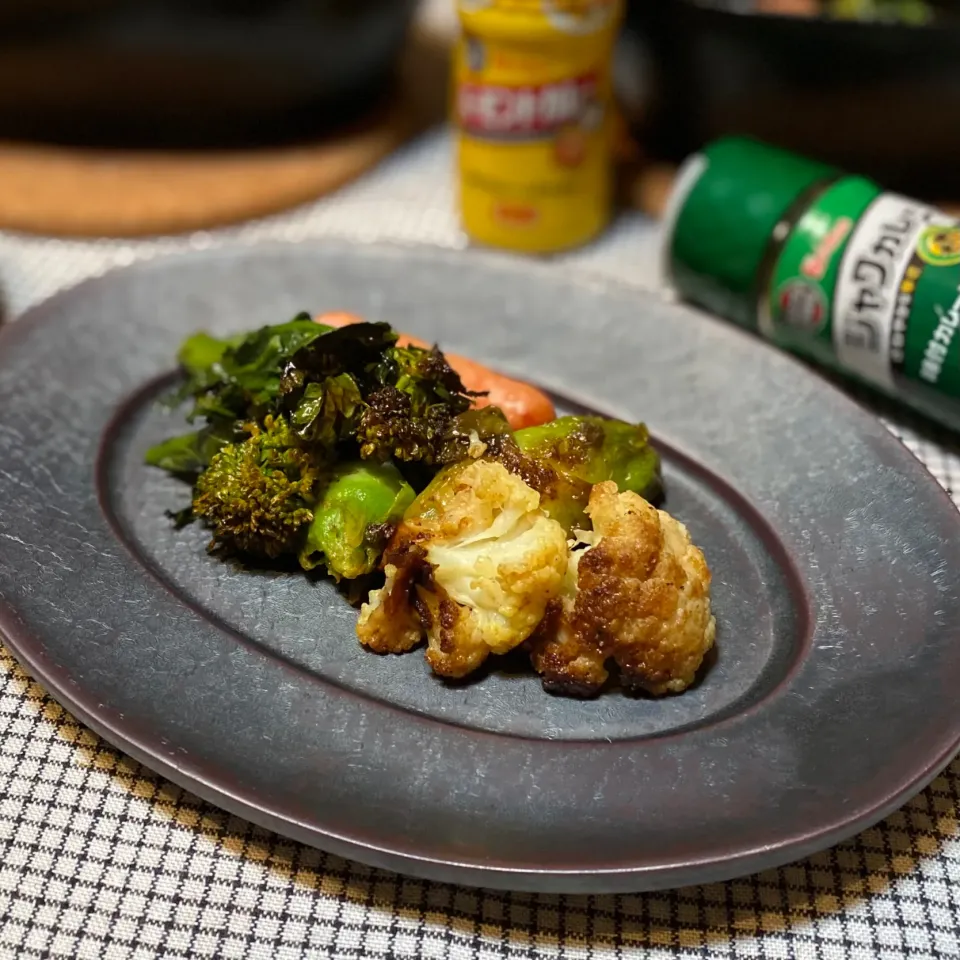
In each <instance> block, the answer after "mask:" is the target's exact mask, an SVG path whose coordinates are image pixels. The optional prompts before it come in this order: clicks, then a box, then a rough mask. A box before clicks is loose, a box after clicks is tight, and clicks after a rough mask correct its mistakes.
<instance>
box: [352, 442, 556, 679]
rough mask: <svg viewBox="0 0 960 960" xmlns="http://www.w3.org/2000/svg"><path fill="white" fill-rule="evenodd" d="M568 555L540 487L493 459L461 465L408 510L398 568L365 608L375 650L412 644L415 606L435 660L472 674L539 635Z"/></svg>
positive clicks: (441, 667)
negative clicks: (496, 656) (542, 501)
mask: <svg viewBox="0 0 960 960" xmlns="http://www.w3.org/2000/svg"><path fill="white" fill-rule="evenodd" d="M568 557H569V553H568V547H567V537H566V534H565V532H564V530H563V528H562V527H561V526H560V525H559V524H558V523H556V522H555V521H553V520H550V519H549V518H548V517H547V516H546V515H545V514H544V513H543V512H542V511H541V510H540V496H539V494H538V493H537V492H536V491H535V490H533V489H531V488H530V487H529V486H527V484H526V483H524V482H523V481H522V480H521V479H520V478H519V477H516V476H514V475H513V474H511V473H510V472H509V471H508V470H506V469H505V468H504V467H503V466H502V465H501V464H499V463H496V462H494V461H492V460H477V461H472V462H463V463H459V464H457V465H456V466H454V467H451V468H449V469H448V470H445V471H443V472H442V473H441V474H439V475H438V477H437V478H436V480H434V481H433V483H431V484H430V486H429V487H428V488H427V489H426V490H425V491H424V492H423V493H422V494H421V495H420V496H419V497H418V498H417V500H416V501H415V502H414V504H413V505H412V506H411V507H410V509H409V510H408V511H407V513H406V514H405V516H404V520H403V522H402V523H401V524H400V526H399V528H398V529H397V532H396V534H395V535H394V538H393V540H392V542H391V545H390V547H389V548H388V550H387V554H386V559H387V562H388V565H389V567H392V568H393V569H394V572H393V573H392V574H391V572H390V570H389V569H387V573H388V582H387V585H386V586H385V587H384V589H383V591H380V593H379V594H378V595H377V596H376V597H371V602H370V603H369V604H367V605H365V607H364V609H363V610H362V612H361V618H360V623H359V625H358V635H359V637H360V640H361V642H362V643H364V644H365V645H367V646H369V647H370V648H371V649H374V650H391V651H397V652H400V651H401V650H405V649H409V648H410V638H411V632H410V628H409V623H410V619H409V618H411V617H412V616H413V615H412V613H411V612H410V611H411V608H414V609H415V610H416V612H417V615H418V617H419V621H420V624H421V628H422V630H423V632H424V633H426V636H427V639H428V648H427V661H428V662H429V664H430V666H431V667H432V668H433V670H434V671H435V672H436V673H438V674H440V675H442V676H445V677H451V678H459V677H464V676H466V675H467V674H469V673H471V672H472V671H474V670H476V669H477V667H479V666H480V665H481V664H482V663H483V662H484V661H485V660H486V659H487V657H488V656H489V655H490V654H491V653H493V654H503V653H507V652H508V651H510V650H512V649H513V648H514V647H517V646H519V645H520V644H522V643H523V642H524V640H526V639H527V638H528V637H529V636H530V634H531V633H532V632H533V631H534V630H535V629H536V627H537V625H538V624H539V623H540V621H541V620H542V619H543V616H544V613H545V611H546V609H547V606H548V604H549V603H550V601H551V600H553V599H555V598H557V597H559V596H560V593H561V589H562V585H563V580H564V576H565V573H566V569H567V565H568ZM401 609H402V610H404V611H405V612H404V616H405V617H407V618H408V619H407V620H406V621H405V622H403V623H401V622H400V619H401V618H400V614H399V611H400V610H401Z"/></svg>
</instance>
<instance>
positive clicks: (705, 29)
mask: <svg viewBox="0 0 960 960" xmlns="http://www.w3.org/2000/svg"><path fill="white" fill-rule="evenodd" d="M627 30H628V36H629V37H630V38H631V40H633V41H634V43H636V41H637V40H638V39H639V40H641V41H642V43H643V47H644V50H645V57H646V58H647V59H648V60H649V65H648V68H646V70H647V72H646V75H647V76H648V78H649V82H648V84H647V88H646V89H647V93H648V97H647V100H646V102H645V103H644V106H643V109H642V111H639V112H636V113H635V114H634V116H633V125H634V128H635V131H636V132H637V134H638V136H639V137H640V138H641V139H642V140H643V142H644V145H645V147H646V149H647V152H648V153H650V154H653V155H654V156H656V157H657V159H662V160H670V161H679V160H681V159H683V157H684V156H686V155H687V154H689V153H690V152H693V151H695V150H696V149H697V148H698V147H700V146H701V145H702V144H703V143H705V142H707V141H709V140H712V139H714V138H716V137H719V136H722V135H725V134H746V135H752V136H755V137H759V138H761V139H764V140H767V141H769V142H771V143H774V144H777V145H780V146H782V147H785V148H787V149H791V150H795V151H797V152H799V153H804V154H807V155H809V156H812V157H816V158H819V159H821V160H825V161H827V162H832V163H835V164H838V165H840V166H842V167H844V168H846V169H849V170H852V171H855V172H859V173H864V174H867V175H869V176H873V177H874V178H876V179H877V180H879V181H880V182H881V183H883V184H885V185H886V186H888V187H889V188H891V189H898V190H902V191H904V192H907V193H910V194H912V195H914V196H921V197H924V198H928V199H931V200H935V201H956V202H960V126H958V125H957V124H956V122H955V118H956V117H957V116H960V59H958V57H957V51H958V50H960V27H958V26H957V21H956V15H955V14H950V13H949V12H948V13H946V14H944V15H943V17H942V22H941V24H940V25H938V26H926V27H903V26H895V25H889V24H880V23H853V22H837V21H826V20H819V19H796V18H791V17H773V16H758V15H745V14H731V13H726V12H721V11H718V10H708V9H704V8H701V7H697V6H695V5H693V4H692V3H690V2H688V0H657V2H654V3H650V2H648V0H633V2H632V3H631V4H630V6H629V13H628V26H627Z"/></svg>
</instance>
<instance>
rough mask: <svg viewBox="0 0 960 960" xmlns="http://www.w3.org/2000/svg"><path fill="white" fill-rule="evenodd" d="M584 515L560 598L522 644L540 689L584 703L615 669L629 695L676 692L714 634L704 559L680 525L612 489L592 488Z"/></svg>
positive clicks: (692, 675)
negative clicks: (588, 524) (585, 524)
mask: <svg viewBox="0 0 960 960" xmlns="http://www.w3.org/2000/svg"><path fill="white" fill-rule="evenodd" d="M587 514H588V515H589V517H590V519H591V521H592V526H593V530H592V531H591V532H589V533H585V534H582V542H581V545H580V546H581V549H574V550H573V552H572V553H571V554H570V562H569V567H568V571H567V579H566V587H565V590H564V596H563V598H562V599H560V600H556V601H554V602H553V603H552V604H551V606H550V609H549V610H548V612H547V615H546V617H545V618H544V620H543V622H542V623H541V625H540V628H539V629H538V630H537V632H536V633H535V634H534V636H532V637H531V639H530V641H529V643H528V649H529V651H530V656H531V660H532V662H533V665H534V667H535V669H536V670H537V672H538V673H539V674H540V675H541V677H542V680H543V685H544V687H545V688H546V689H548V690H551V691H554V692H557V693H565V694H568V695H572V696H581V697H585V696H591V695H593V694H595V693H597V692H598V691H599V690H600V688H601V687H602V686H603V684H604V683H605V681H606V680H607V677H608V664H609V662H610V661H611V660H614V661H615V662H616V664H617V665H618V667H619V668H620V679H621V683H622V684H623V685H624V686H625V687H627V688H628V689H632V690H643V691H646V692H647V693H651V694H654V695H663V694H667V693H680V692H682V691H683V690H685V689H686V688H687V687H688V686H689V685H690V684H691V683H692V682H693V680H694V678H695V675H696V673H697V670H698V669H699V668H700V665H701V663H702V662H703V658H704V656H705V655H706V653H707V652H708V651H709V650H710V648H711V647H712V646H713V643H714V637H715V634H716V621H715V619H714V617H713V616H712V614H711V612H710V571H709V569H708V567H707V564H706V561H705V559H704V556H703V554H702V553H701V551H700V550H699V549H698V548H697V547H696V546H694V545H693V544H692V543H691V541H690V536H689V534H688V533H687V530H686V528H685V527H684V526H683V524H681V523H680V522H678V521H677V520H675V519H674V518H673V517H671V516H670V515H669V514H667V513H665V512H663V511H662V510H657V509H656V508H655V507H653V506H651V505H650V504H649V503H647V501H646V500H644V499H643V498H641V497H640V496H638V495H637V494H635V493H630V492H627V493H618V492H617V485H616V484H615V483H612V482H607V483H600V484H597V485H596V486H595V487H594V488H593V490H592V492H591V495H590V502H589V506H588V508H587Z"/></svg>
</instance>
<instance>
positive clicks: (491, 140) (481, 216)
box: [453, 0, 621, 253]
mask: <svg viewBox="0 0 960 960" xmlns="http://www.w3.org/2000/svg"><path fill="white" fill-rule="evenodd" d="M620 13H621V3H620V2H619V0H616V2H615V0H565V2H564V0H461V3H460V15H461V22H462V25H463V32H462V35H461V38H460V41H459V44H458V49H457V55H456V60H455V71H454V79H455V90H454V100H453V113H454V121H455V123H456V126H457V128H458V132H459V144H458V165H459V174H460V204H461V214H462V219H463V225H464V229H465V230H466V231H467V233H469V234H470V235H471V236H472V237H473V238H474V239H476V240H479V241H480V242H482V243H487V244H491V245H493V246H498V247H505V248H508V249H515V250H522V251H527V252H531V253H548V252H553V251H556V250H562V249H564V248H568V247H573V246H576V245H578V244H580V243H583V242H585V241H587V240H589V239H590V238H591V237H592V236H594V235H595V234H597V233H598V232H599V231H600V230H601V229H602V228H603V227H604V226H605V225H606V223H607V221H608V219H609V216H610V207H611V202H612V170H611V159H612V156H611V155H612V136H613V111H612V89H611V59H612V51H613V43H614V39H615V37H616V31H617V28H618V26H619V22H620Z"/></svg>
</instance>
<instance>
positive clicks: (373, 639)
mask: <svg viewBox="0 0 960 960" xmlns="http://www.w3.org/2000/svg"><path fill="white" fill-rule="evenodd" d="M416 559H417V558H416V557H413V556H411V557H409V558H408V562H407V563H405V564H404V565H403V566H402V567H398V566H395V565H394V564H392V563H388V564H387V566H386V567H385V568H384V573H385V574H386V578H387V579H386V582H385V583H384V585H383V587H382V588H381V589H380V590H371V591H370V596H369V598H368V600H367V602H366V603H365V604H364V605H363V606H362V607H361V609H360V617H359V619H358V620H357V636H358V637H359V638H360V642H361V643H362V644H363V645H364V646H365V647H369V648H370V649H371V650H373V651H374V652H376V653H406V652H407V651H408V650H412V649H413V648H414V647H415V646H417V644H418V643H420V641H421V640H423V627H422V626H421V624H420V617H419V615H418V614H417V611H416V610H415V609H414V607H413V606H411V604H410V591H411V590H412V589H413V581H412V578H413V576H414V575H415V573H416V571H417V567H418V565H417V563H416V562H415V561H416ZM411 561H413V562H411Z"/></svg>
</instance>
